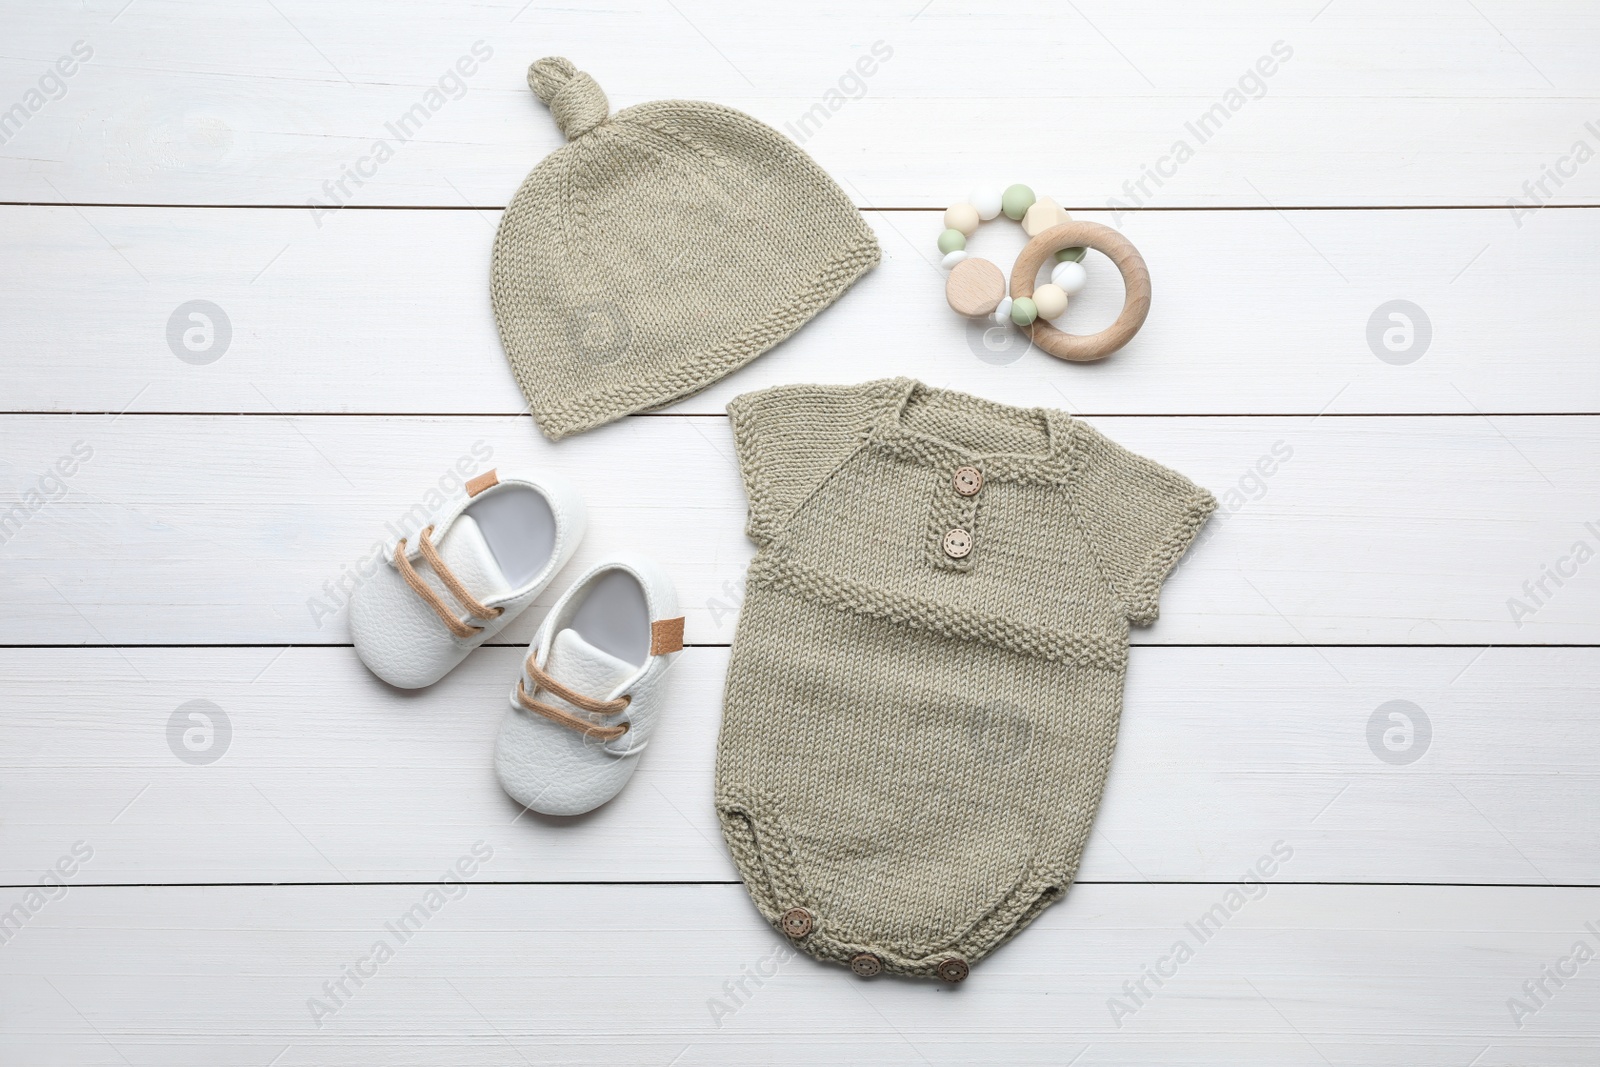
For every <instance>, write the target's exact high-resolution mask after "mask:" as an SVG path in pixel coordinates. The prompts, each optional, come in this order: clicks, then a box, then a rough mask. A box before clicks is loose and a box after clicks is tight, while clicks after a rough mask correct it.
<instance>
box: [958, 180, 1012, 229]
mask: <svg viewBox="0 0 1600 1067" xmlns="http://www.w3.org/2000/svg"><path fill="white" fill-rule="evenodd" d="M1004 194H1005V189H1004V188H1002V187H1001V186H998V185H993V186H984V187H982V188H979V189H974V190H972V192H970V193H968V194H967V203H969V204H971V205H972V206H973V207H975V208H977V209H978V218H980V219H982V220H983V221H984V222H988V221H989V220H990V219H992V218H994V217H995V216H996V215H998V214H1000V197H1001V196H1003V195H1004Z"/></svg>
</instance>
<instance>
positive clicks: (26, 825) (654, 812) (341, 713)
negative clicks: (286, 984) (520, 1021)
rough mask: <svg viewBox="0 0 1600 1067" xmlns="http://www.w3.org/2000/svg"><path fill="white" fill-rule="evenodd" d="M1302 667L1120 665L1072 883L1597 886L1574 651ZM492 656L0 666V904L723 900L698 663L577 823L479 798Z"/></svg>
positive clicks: (492, 691) (706, 709) (1230, 661)
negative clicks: (513, 884) (371, 893)
mask: <svg viewBox="0 0 1600 1067" xmlns="http://www.w3.org/2000/svg"><path fill="white" fill-rule="evenodd" d="M1325 654H1326V655H1327V656H1328V658H1329V660H1330V661H1331V664H1330V663H1324V662H1323V661H1322V660H1321V659H1320V658H1319V657H1318V655H1317V654H1316V653H1315V652H1313V651H1311V650H1309V649H1284V648H1269V649H1262V648H1234V649H1201V648H1141V649H1135V650H1134V656H1133V665H1132V668H1131V672H1130V678H1129V683H1128V692H1127V704H1126V712H1125V714H1124V717H1123V724H1122V731H1121V738H1120V741H1119V745H1118V750H1117V756H1116V760H1115V763H1114V765H1113V769H1112V774H1111V780H1110V784H1109V786H1108V788H1107V794H1106V798H1105V802H1104V804H1103V806H1102V808H1101V812H1100V815H1099V818H1098V821H1097V822H1096V824H1095V834H1094V836H1093V838H1092V839H1091V842H1090V845H1089V848H1088V851H1087V853H1086V855H1085V858H1084V865H1083V868H1082V871H1081V877H1082V878H1083V879H1086V880H1088V881H1091V882H1099V881H1118V882H1143V881H1146V880H1153V881H1158V882H1165V881H1219V880H1223V881H1225V880H1227V879H1229V878H1232V877H1234V872H1235V870H1236V869H1237V868H1242V867H1244V866H1247V865H1248V864H1249V863H1250V862H1252V861H1253V859H1254V858H1255V852H1256V850H1257V849H1258V848H1259V847H1260V846H1261V845H1262V843H1270V842H1271V841H1274V840H1276V839H1278V838H1283V839H1286V840H1288V841H1291V842H1292V843H1293V845H1294V847H1295V849H1296V854H1295V859H1294V862H1293V863H1292V864H1290V865H1289V866H1288V867H1286V869H1285V873H1284V877H1285V878H1287V879H1289V880H1291V881H1297V882H1444V883H1450V882H1467V883H1489V882H1497V883H1517V884H1530V885H1545V884H1548V883H1554V884H1594V883H1597V882H1600V858H1597V857H1596V856H1595V854H1594V849H1592V848H1590V847H1589V843H1590V841H1591V839H1592V835H1593V826H1594V823H1595V820H1596V818H1597V817H1600V776H1597V775H1596V773H1595V769H1594V766H1593V759H1592V753H1593V752H1594V751H1595V747H1596V745H1597V743H1600V723H1597V722H1596V721H1595V717H1594V715H1593V699H1592V695H1593V693H1594V692H1595V690H1596V688H1597V686H1600V650H1596V649H1499V648H1496V649H1488V650H1484V649H1481V648H1448V649H1330V650H1327V651H1326V652H1325ZM521 655H522V651H521V650H520V649H511V648H489V649H483V650H480V651H479V652H478V653H476V654H475V655H474V656H472V657H471V658H470V659H468V660H467V662H466V663H465V664H463V665H462V666H461V667H460V668H458V669H457V670H456V671H455V672H454V673H452V674H451V675H449V676H448V677H447V678H446V679H445V680H444V681H443V682H441V683H440V684H438V685H437V686H435V687H433V688H431V689H429V690H425V691H422V692H419V693H402V692H399V691H396V690H393V689H389V688H387V687H385V686H383V685H381V684H380V683H378V682H377V681H375V680H374V679H373V678H372V677H371V676H370V675H368V674H367V673H366V671H365V670H364V669H363V668H362V666H361V665H360V663H359V662H358V661H357V659H356V657H355V656H354V655H353V654H352V653H351V652H350V650H349V649H342V648H332V649H308V648H290V649H276V648H249V649H7V650H3V651H0V706H3V707H5V709H6V712H7V714H6V715H5V716H4V718H3V719H0V753H3V755H0V783H3V786H0V788H3V793H0V795H3V797H4V806H5V812H6V818H5V820H4V823H3V824H0V883H4V884H28V883H31V882H33V881H34V880H36V879H37V878H38V876H39V872H40V871H43V870H46V869H47V868H48V867H49V866H50V865H51V864H52V863H54V862H55V859H56V857H57V856H58V855H59V854H60V853H61V851H62V850H63V849H65V848H67V847H68V846H69V845H70V844H71V843H72V842H73V841H76V840H79V839H82V840H85V841H87V842H89V843H90V845H91V846H92V848H93V850H94V859H93V861H92V862H91V863H89V864H87V865H86V866H85V869H84V871H83V874H82V876H81V877H80V878H79V882H80V884H86V883H95V884H108V883H130V882H131V883H147V882H160V883H176V882H189V883H212V882H265V883H280V882H331V883H343V882H345V881H346V880H349V881H354V882H374V881H377V882H387V881H415V880H418V879H427V878H431V877H433V876H434V874H435V872H436V871H437V870H439V869H442V868H444V867H446V866H448V865H449V863H450V862H451V861H452V860H453V859H454V857H455V855H456V854H457V852H459V850H460V849H461V848H463V847H464V845H465V843H470V842H471V841H472V840H475V839H476V838H478V837H484V838H487V839H490V840H492V841H494V843H495V847H496V849H497V850H498V851H497V858H496V861H495V865H494V873H493V877H494V878H495V879H496V880H501V881H537V882H563V881H680V880H694V881H733V880H737V878H738V875H737V873H736V872H735V870H734V868H733V866H732V865H731V863H729V861H728V859H727V856H726V850H725V848H724V846H723V843H722V838H721V834H720V832H719V830H718V828H717V824H716V821H715V818H714V817H713V815H712V806H711V788H712V760H713V753H714V750H715V746H716V730H717V726H718V723H719V721H720V717H721V714H720V709H721V698H722V681H723V675H724V673H725V671H726V668H727V651H726V650H725V649H712V648H690V649H688V650H686V651H685V652H684V654H683V656H682V658H681V659H680V661H679V663H678V665H677V666H676V668H675V673H674V676H673V681H672V688H671V691H670V696H669V711H668V716H669V717H668V719H667V720H666V725H665V726H664V728H663V729H662V730H661V732H660V733H659V734H658V735H657V736H656V738H655V739H653V740H652V743H651V751H650V753H649V755H648V756H647V757H646V758H645V759H644V760H643V762H642V763H641V765H640V768H639V771H638V773H637V775H636V777H635V778H634V779H633V781H632V782H630V783H629V785H628V787H627V788H626V789H625V790H624V791H623V793H622V794H621V795H620V796H619V797H618V798H617V800H616V801H614V802H613V803H611V804H609V805H607V806H605V807H603V808H601V809H600V810H598V811H596V812H595V813H594V814H592V815H590V816H587V817H585V818H583V819H580V820H566V819H549V818H544V817H541V816H538V815H533V814H525V813H524V812H523V811H522V809H521V808H520V807H519V806H518V805H516V804H515V803H513V802H512V801H511V800H509V799H508V798H507V797H506V796H505V794H504V793H503V792H502V791H501V790H500V787H499V785H498V783H497V781H496V780H495V776H494V771H493V763H492V755H491V753H492V751H493V746H494V738H495V735H496V733H497V731H498V730H499V726H500V721H501V718H502V716H503V714H504V712H505V709H506V706H507V691H508V689H509V687H510V684H511V679H513V678H514V677H515V676H516V673H517V669H518V663H519V660H520V657H521ZM1330 665H1331V666H1333V667H1335V668H1336V669H1337V671H1338V672H1339V674H1335V673H1334V672H1333V670H1330V669H1329V668H1330ZM1341 674H1342V675H1343V678H1341V677H1340V675H1341ZM1393 701H1405V702H1408V703H1409V704H1410V705H1412V707H1409V708H1407V707H1398V706H1395V705H1392V703H1391V702H1393ZM195 702H200V703H198V704H197V703H195ZM1379 709H1389V710H1391V711H1392V710H1400V711H1402V712H1403V713H1404V714H1405V715H1406V717H1407V718H1406V720H1391V719H1390V718H1389V711H1382V712H1380V710H1379ZM1419 709H1420V710H1419ZM192 713H199V714H202V715H204V716H205V717H206V718H205V719H203V720H201V719H191V718H190V715H191V714H192ZM1374 718H1376V719H1377V720H1378V722H1379V731H1380V735H1381V733H1382V732H1383V731H1389V730H1396V731H1399V732H1397V733H1395V734H1394V735H1393V736H1392V737H1390V738H1389V743H1388V744H1389V747H1386V746H1385V743H1384V741H1383V739H1382V737H1381V736H1380V737H1379V738H1378V739H1377V740H1374V739H1373V737H1372V736H1371V734H1370V731H1371V729H1372V727H1371V723H1372V722H1373V720H1374ZM175 721H176V723H177V725H176V727H174V726H173V725H172V724H173V723H174V722H175ZM1509 724H1515V725H1514V726H1512V725H1509ZM196 727H198V728H200V729H202V730H204V729H206V728H208V727H209V729H210V733H209V734H205V733H201V734H196V735H194V736H193V737H192V738H191V741H192V747H186V746H185V744H184V741H183V739H182V737H181V734H180V735H178V736H177V737H175V736H174V734H173V733H172V731H174V730H178V731H183V730H188V729H193V728H196ZM1407 730H1409V735H1408V734H1407V733H1406V731H1407ZM1380 753H1381V754H1382V755H1383V756H1384V757H1387V758H1380ZM180 754H181V755H180ZM1391 759H1393V760H1396V761H1399V762H1390V760H1391ZM206 760H209V761H210V762H197V761H206Z"/></svg>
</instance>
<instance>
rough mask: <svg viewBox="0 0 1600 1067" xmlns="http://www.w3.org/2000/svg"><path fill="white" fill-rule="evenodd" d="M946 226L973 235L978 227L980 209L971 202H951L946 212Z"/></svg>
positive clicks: (948, 228)
mask: <svg viewBox="0 0 1600 1067" xmlns="http://www.w3.org/2000/svg"><path fill="white" fill-rule="evenodd" d="M944 227H945V229H947V230H958V231H960V232H961V233H963V234H965V235H966V236H968V237H971V236H972V235H973V233H975V232H976V231H977V229H978V209H977V208H975V207H973V206H972V205H971V204H951V205H950V206H949V207H948V208H946V209H945V212H944Z"/></svg>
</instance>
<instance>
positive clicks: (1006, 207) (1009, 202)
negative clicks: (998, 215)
mask: <svg viewBox="0 0 1600 1067" xmlns="http://www.w3.org/2000/svg"><path fill="white" fill-rule="evenodd" d="M1037 199H1038V197H1036V196H1034V195H1033V190H1032V189H1029V188H1028V187H1027V186H1026V185H1013V186H1012V187H1011V188H1009V189H1007V190H1006V191H1005V192H1004V193H1002V194H1000V210H1001V211H1004V212H1005V213H1006V218H1008V219H1016V220H1018V221H1021V219H1022V216H1024V215H1026V214H1027V213H1028V209H1029V208H1030V207H1032V206H1033V202H1034V201H1035V200H1037Z"/></svg>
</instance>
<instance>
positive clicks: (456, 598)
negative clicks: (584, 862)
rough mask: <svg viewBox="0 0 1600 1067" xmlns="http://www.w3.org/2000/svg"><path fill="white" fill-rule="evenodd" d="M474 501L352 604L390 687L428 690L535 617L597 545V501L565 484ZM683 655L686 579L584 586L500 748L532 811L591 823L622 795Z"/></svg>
mask: <svg viewBox="0 0 1600 1067" xmlns="http://www.w3.org/2000/svg"><path fill="white" fill-rule="evenodd" d="M466 488H467V498H466V499H465V500H464V501H462V502H461V503H460V504H458V505H457V506H456V507H455V508H453V509H451V511H449V512H448V513H447V514H446V515H445V516H444V518H442V519H440V520H438V521H437V522H435V523H433V524H431V525H429V526H426V527H424V528H423V529H422V530H421V531H420V532H419V533H418V534H417V536H416V543H415V544H412V543H410V540H409V539H408V538H401V539H400V540H399V541H398V542H397V543H396V544H394V545H393V546H392V547H391V548H389V554H388V560H387V565H386V566H380V567H378V569H377V572H376V574H374V575H373V576H372V577H371V578H368V579H366V580H365V581H364V582H363V583H362V584H361V585H359V586H357V588H356V590H355V592H354V594H353V595H352V596H351V601H350V631H351V634H352V636H353V638H354V640H355V646H356V653H357V654H358V655H360V657H361V660H362V662H363V663H365V664H366V665H367V667H368V668H369V669H370V670H371V671H372V673H374V674H376V675H377V676H378V677H379V678H382V679H383V680H384V681H386V682H388V683H389V684H390V685H395V686H399V687H400V688H402V689H420V688H422V687H423V686H426V685H432V684H433V683H434V682H436V681H438V680H439V679H440V678H443V677H444V676H445V675H446V674H448V673H449V672H450V671H451V670H452V669H453V668H454V667H455V666H456V664H458V663H460V662H461V661H462V660H463V659H465V658H466V657H467V654H468V653H469V652H471V651H472V650H473V649H475V648H477V647H478V646H479V645H481V644H483V643H484V642H485V641H487V640H488V639H489V638H491V637H493V636H494V635H495V634H496V633H498V632H499V631H500V630H502V629H503V628H504V627H505V626H506V625H507V624H509V623H510V622H511V620H512V619H514V618H516V617H517V616H518V615H519V614H521V613H522V612H523V611H524V610H526V609H527V607H528V606H529V605H530V604H532V603H533V601H534V599H535V598H536V597H537V596H538V595H539V593H540V592H542V591H543V590H544V588H545V587H546V586H547V585H549V584H550V581H551V579H552V578H554V577H555V576H556V574H557V573H558V572H559V571H560V570H561V568H562V567H564V566H565V565H566V563H567V561H568V560H570V559H571V558H572V554H573V552H574V551H575V550H576V549H577V547H578V542H579V541H580V540H582V539H583V534H584V528H585V525H586V517H585V511H584V506H583V501H582V499H580V498H579V497H578V495H577V493H576V492H574V491H573V490H572V489H571V487H569V486H567V485H565V484H563V483H561V482H559V481H557V480H555V479H551V478H541V479H538V480H535V479H531V478H501V477H499V475H498V473H497V472H496V471H489V472H488V473H486V474H482V475H479V476H478V477H476V478H473V479H472V480H471V481H469V482H467V486H466ZM682 648H683V617H682V616H681V615H679V614H678V597H677V593H676V591H675V590H674V589H673V587H672V582H671V581H670V580H669V579H668V578H667V576H666V575H665V574H664V573H663V572H662V571H661V569H660V567H658V566H657V565H656V564H655V563H654V562H652V561H651V560H648V559H645V558H643V557H640V556H633V555H628V556H618V557H616V558H613V559H609V560H605V561H604V562H601V563H598V564H596V565H595V566H593V567H591V568H590V569H589V570H588V571H586V572H585V573H584V574H583V575H582V576H580V577H579V578H578V580H577V581H575V582H573V583H572V586H571V588H569V589H568V590H567V591H566V592H565V593H564V594H562V596H561V598H560V599H559V600H558V601H556V604H555V606H554V607H553V608H551V609H550V614H549V615H547V616H545V620H544V623H543V624H542V625H541V626H540V627H539V632H538V633H537V634H535V635H534V638H533V643H532V644H531V645H530V646H529V647H528V654H527V656H526V657H525V658H524V659H523V663H522V672H521V674H520V676H519V677H518V678H517V679H516V682H515V684H514V685H513V686H512V687H511V694H510V702H511V707H510V709H509V710H508V711H507V712H506V716H505V719H504V721H503V722H502V724H501V727H500V736H499V739H498V740H497V741H496V743H495V770H496V772H497V773H498V775H499V777H500V784H501V786H503V787H504V788H505V791H506V792H507V793H509V794H511V796H512V797H513V798H515V799H516V800H517V801H518V802H520V803H521V804H523V805H525V806H526V807H529V808H532V809H533V810H535V811H540V812H544V813H546V814H549V815H578V814H581V813H583V812H586V811H590V810H592V809H594V808H597V807H599V806H600V805H601V804H604V803H605V802H606V801H608V800H610V799H611V798H612V797H614V796H616V795H617V793H618V792H620V791H621V789H622V787H623V786H624V785H625V784H626V783H627V781H628V779H629V777H631V776H632V774H633V771H634V767H635V766H636V765H637V763H638V759H639V754H640V753H641V752H642V751H643V750H644V748H645V745H646V744H647V743H648V741H649V739H650V735H651V734H652V733H653V732H654V731H655V726H656V720H657V719H658V718H659V717H660V711H661V709H660V704H661V697H662V684H661V679H662V675H663V674H665V673H666V670H667V668H668V666H669V665H670V664H671V662H672V659H673V658H674V657H675V656H676V654H677V653H678V652H679V651H681V650H682Z"/></svg>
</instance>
